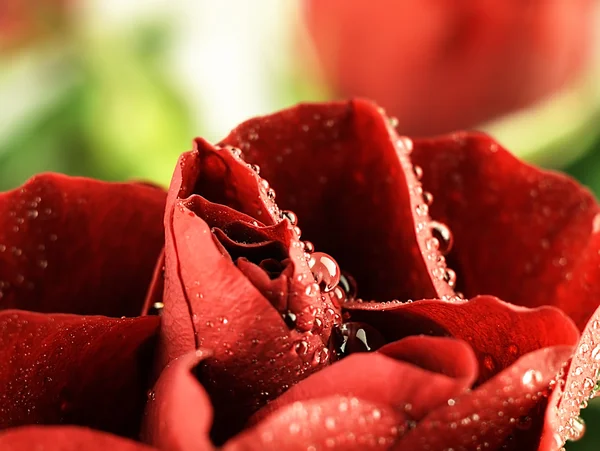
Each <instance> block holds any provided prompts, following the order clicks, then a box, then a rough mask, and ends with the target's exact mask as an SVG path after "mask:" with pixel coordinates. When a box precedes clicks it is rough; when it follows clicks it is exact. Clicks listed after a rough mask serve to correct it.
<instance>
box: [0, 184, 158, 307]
mask: <svg viewBox="0 0 600 451" xmlns="http://www.w3.org/2000/svg"><path fill="white" fill-rule="evenodd" d="M164 202H165V193H164V192H163V191H162V190H161V189H158V188H155V187H151V186H149V185H146V184H138V183H106V182H101V181H96V180H90V179H84V178H76V177H68V176H65V175H60V174H42V175H38V176H35V177H33V178H32V179H30V180H29V181H28V182H27V183H25V184H24V185H23V186H22V187H20V188H17V189H15V190H12V191H9V192H6V193H2V194H0V309H10V308H18V309H23V310H32V311H38V312H49V313H76V314H81V315H106V316H116V317H120V316H123V315H125V316H136V315H139V314H140V312H141V310H142V305H143V301H144V296H145V294H146V291H147V289H148V284H149V282H150V280H151V277H152V270H153V268H154V265H155V263H156V259H157V257H158V255H159V253H160V249H161V247H162V246H163V243H164V237H163V226H162V215H163V209H164Z"/></svg>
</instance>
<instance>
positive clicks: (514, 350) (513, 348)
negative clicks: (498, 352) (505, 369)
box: [508, 344, 519, 357]
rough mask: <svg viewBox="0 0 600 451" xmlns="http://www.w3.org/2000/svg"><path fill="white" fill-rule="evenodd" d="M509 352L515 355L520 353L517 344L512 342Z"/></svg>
mask: <svg viewBox="0 0 600 451" xmlns="http://www.w3.org/2000/svg"><path fill="white" fill-rule="evenodd" d="M508 353H509V354H510V355H511V356H513V357H515V356H516V355H517V354H518V353H519V347H518V346H517V345H516V344H511V345H509V346H508Z"/></svg>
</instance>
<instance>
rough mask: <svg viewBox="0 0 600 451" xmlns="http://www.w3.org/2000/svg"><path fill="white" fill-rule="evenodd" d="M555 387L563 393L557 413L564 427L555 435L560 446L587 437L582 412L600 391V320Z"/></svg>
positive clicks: (591, 327)
mask: <svg viewBox="0 0 600 451" xmlns="http://www.w3.org/2000/svg"><path fill="white" fill-rule="evenodd" d="M554 384H556V385H558V387H557V389H560V390H561V391H562V395H561V399H560V401H559V403H558V407H557V412H556V414H557V417H558V419H559V421H560V426H559V427H558V430H557V431H556V434H555V439H556V443H557V444H559V445H562V444H564V443H565V442H566V441H567V440H568V441H576V440H579V439H580V438H581V437H583V435H584V433H585V423H584V421H583V419H582V418H581V417H580V416H579V413H580V410H581V409H585V408H586V407H587V405H588V402H589V400H591V399H593V398H595V397H597V396H598V394H599V392H600V320H597V319H594V320H592V322H591V323H590V324H589V325H588V327H586V329H585V331H584V333H583V335H582V337H581V339H580V343H579V346H578V348H577V351H576V353H575V354H574V356H573V358H572V360H571V363H570V365H569V366H568V367H566V368H565V369H563V371H561V372H560V373H559V374H558V375H557V377H556V381H555V382H554Z"/></svg>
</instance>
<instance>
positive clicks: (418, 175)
mask: <svg viewBox="0 0 600 451" xmlns="http://www.w3.org/2000/svg"><path fill="white" fill-rule="evenodd" d="M413 172H414V174H415V177H416V178H417V180H421V179H422V178H423V168H422V167H421V166H417V165H416V164H415V165H414V166H413Z"/></svg>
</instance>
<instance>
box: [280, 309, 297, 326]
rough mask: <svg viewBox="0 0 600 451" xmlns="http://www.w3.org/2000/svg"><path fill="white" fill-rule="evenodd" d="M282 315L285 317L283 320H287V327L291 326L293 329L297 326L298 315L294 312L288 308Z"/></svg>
mask: <svg viewBox="0 0 600 451" xmlns="http://www.w3.org/2000/svg"><path fill="white" fill-rule="evenodd" d="M281 316H282V317H283V321H285V324H286V326H287V327H289V328H290V329H293V328H295V327H296V321H297V319H298V317H297V315H296V314H295V313H294V312H290V311H289V310H288V311H287V312H285V313H284V314H283V315H281Z"/></svg>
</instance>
